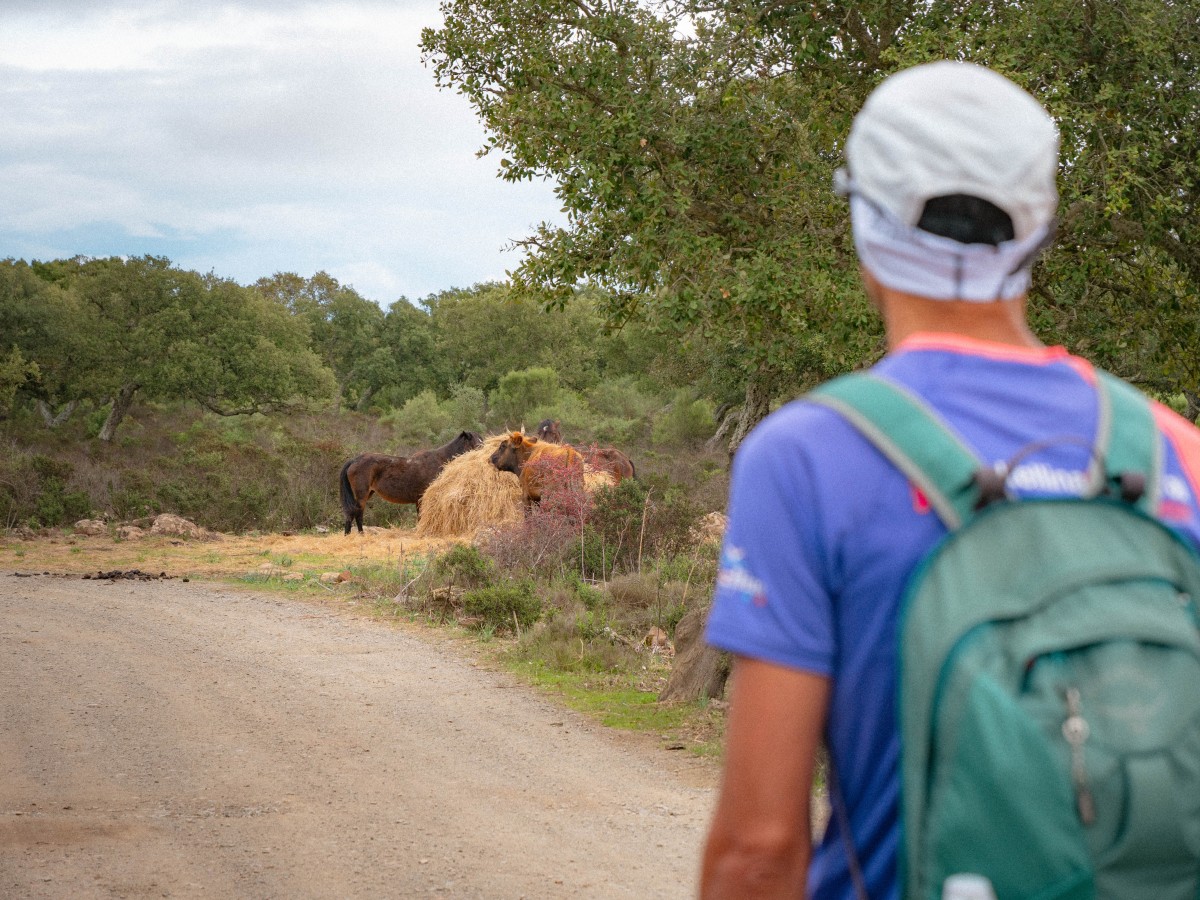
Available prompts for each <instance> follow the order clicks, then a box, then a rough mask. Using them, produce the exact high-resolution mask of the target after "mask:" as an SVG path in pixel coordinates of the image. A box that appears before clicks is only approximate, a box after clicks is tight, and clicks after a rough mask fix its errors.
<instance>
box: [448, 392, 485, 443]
mask: <svg viewBox="0 0 1200 900" xmlns="http://www.w3.org/2000/svg"><path fill="white" fill-rule="evenodd" d="M440 405H441V408H442V410H443V411H444V412H445V414H446V417H447V418H448V419H449V420H450V425H449V428H448V429H446V431H444V432H443V433H442V435H441V436H442V437H444V438H445V439H446V440H447V441H448V440H450V439H451V438H452V437H454V436H455V435H456V434H458V433H459V432H460V431H481V432H482V431H486V430H487V428H486V426H485V424H484V413H485V412H486V409H487V397H486V396H485V395H484V393H483V391H481V390H480V389H479V388H477V387H472V386H471V385H469V384H456V385H455V386H454V387H452V388H451V389H450V398H449V399H448V400H443V401H442V403H441V404H440ZM447 432H449V433H447Z"/></svg>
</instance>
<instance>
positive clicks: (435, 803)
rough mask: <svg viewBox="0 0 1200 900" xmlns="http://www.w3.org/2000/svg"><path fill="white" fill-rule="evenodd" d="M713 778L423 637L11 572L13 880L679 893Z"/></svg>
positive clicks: (253, 894)
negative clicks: (22, 576)
mask: <svg viewBox="0 0 1200 900" xmlns="http://www.w3.org/2000/svg"><path fill="white" fill-rule="evenodd" d="M712 781H713V774H712V770H711V767H710V766H708V765H707V764H704V763H701V762H695V761H688V760H687V759H681V758H678V757H677V756H674V755H672V754H670V753H667V752H666V751H662V750H657V749H655V748H652V747H646V746H642V744H641V743H640V742H638V741H635V740H632V739H629V738H623V737H621V736H618V735H614V734H612V733H610V732H607V731H606V730H605V729H603V728H601V727H599V726H596V725H593V724H590V723H588V722H586V721H585V720H584V719H582V718H581V717H578V716H576V715H574V714H572V713H570V712H564V711H563V710H561V709H558V708H557V707H555V706H553V705H552V704H550V703H548V702H546V701H544V700H542V699H540V698H538V697H536V696H535V695H533V694H531V693H530V692H529V691H528V690H527V689H526V688H523V687H521V686H519V685H517V684H516V683H515V682H514V681H512V680H511V679H510V678H509V677H508V676H506V675H505V674H503V673H496V672H492V671H488V670H486V669H484V668H479V667H476V666H475V665H474V664H473V663H472V662H471V661H470V659H469V658H467V657H466V656H465V655H463V654H460V653H459V652H458V651H456V650H455V649H454V648H453V647H451V646H444V645H439V644H437V643H436V642H432V641H430V640H429V639H427V638H423V637H422V636H420V635H419V634H416V633H410V632H406V631H404V630H400V629H397V628H392V627H387V626H383V625H380V624H378V623H375V622H371V621H364V620H361V619H357V618H354V617H351V616H349V615H346V614H344V613H340V612H337V611H333V610H330V609H327V608H323V607H320V606H316V605H310V604H306V603H303V602H300V601H295V600H281V599H277V598H274V597H271V596H266V595H261V594H254V593H248V592H244V591H241V590H239V589H234V588H226V587H221V586H214V585H202V584H196V583H191V584H184V583H182V582H180V581H154V582H129V581H116V582H110V581H84V580H80V579H78V578H59V577H53V576H36V577H30V578H17V577H13V576H10V575H0V897H6V898H9V897H11V898H31V897H37V898H41V897H54V898H64V897H70V898H112V897H219V898H227V897H229V898H233V897H236V898H266V897H272V898H273V897H280V898H285V897H286V898H304V897H338V898H343V897H344V898H355V897H413V896H430V895H432V896H444V897H486V898H517V897H528V898H540V897H546V898H558V897H596V898H610V897H611V898H620V897H631V898H633V897H636V898H651V897H687V896H690V895H691V894H692V893H693V891H694V881H695V872H696V866H697V860H698V854H699V848H700V842H701V839H702V833H703V830H704V827H705V825H706V822H707V817H708V814H709V809H710V807H711V803H712V802H713V790H712V788H713V784H712Z"/></svg>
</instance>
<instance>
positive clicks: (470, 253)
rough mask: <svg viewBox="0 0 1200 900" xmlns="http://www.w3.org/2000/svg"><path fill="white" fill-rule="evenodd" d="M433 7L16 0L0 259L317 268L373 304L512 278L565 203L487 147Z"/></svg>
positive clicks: (246, 274)
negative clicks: (426, 41)
mask: <svg viewBox="0 0 1200 900" xmlns="http://www.w3.org/2000/svg"><path fill="white" fill-rule="evenodd" d="M438 22H439V14H438V10H437V5H436V0H421V2H410V3H404V4H397V3H393V2H371V0H359V2H310V3H307V4H302V5H297V4H295V3H273V2H250V0H243V2H239V3H225V4H222V5H219V6H215V7H214V6H213V5H211V4H190V3H184V2H162V0H155V2H150V0H141V2H125V3H120V2H112V3H102V2H92V3H82V2H80V3H71V2H65V0H40V2H19V0H17V2H14V0H6V2H5V4H4V5H3V7H2V8H0V30H2V31H3V33H4V34H5V35H6V40H5V42H4V43H3V44H0V85H3V87H0V117H2V120H3V121H4V123H5V128H4V129H3V130H0V257H2V256H22V255H30V254H33V253H34V252H36V253H38V254H39V255H40V256H41V258H45V257H46V256H48V255H55V256H72V255H75V254H77V253H87V254H90V255H104V254H107V253H121V254H126V255H138V254H141V253H146V252H151V253H156V254H161V255H166V256H169V257H170V258H171V259H172V260H173V261H174V262H176V263H177V264H179V265H183V266H187V267H189V268H197V269H200V270H202V271H209V270H213V271H216V272H217V274H220V275H228V276H231V277H235V278H238V279H239V280H241V281H252V280H254V279H255V278H258V277H260V276H262V275H269V274H272V273H273V272H274V271H277V270H292V271H297V272H300V273H301V274H311V273H312V272H314V271H316V270H318V269H325V270H326V271H328V272H330V274H332V275H334V276H335V277H337V278H339V280H342V281H344V282H346V283H351V284H354V285H355V286H356V287H357V288H358V289H359V290H360V291H361V292H362V293H363V294H364V295H366V296H369V297H372V298H373V299H377V300H380V301H381V302H388V301H390V300H392V299H395V298H396V297H397V296H399V295H400V294H405V295H408V296H410V297H417V296H423V295H425V294H428V293H430V292H432V291H435V290H438V289H440V288H445V287H450V286H454V285H463V284H470V283H472V282H474V281H477V280H482V279H487V278H499V277H503V274H504V270H505V269H506V268H512V267H513V266H515V265H516V263H517V261H518V257H517V256H516V254H513V253H508V254H502V253H501V252H500V250H501V248H502V247H503V246H504V245H506V244H507V243H508V242H510V241H511V240H513V239H516V238H519V237H522V236H524V235H525V234H527V233H528V232H529V231H530V230H531V229H532V227H533V226H534V225H535V224H536V223H537V222H538V221H539V220H541V219H543V218H547V217H555V216H557V215H558V213H557V208H558V204H557V202H556V201H555V199H554V198H553V196H552V193H551V190H550V188H549V186H547V185H544V184H522V185H510V184H506V183H503V182H501V181H499V180H498V179H497V178H496V176H495V168H496V165H495V162H494V160H492V159H482V160H480V159H477V158H476V157H475V151H476V150H477V149H478V147H479V146H481V144H482V143H483V139H484V136H483V132H482V130H481V128H480V126H479V125H478V123H477V122H476V120H475V118H474V116H473V114H472V113H471V111H470V110H469V108H468V107H467V105H466V103H465V101H464V100H463V99H462V98H461V97H458V96H457V95H455V94H452V93H448V92H441V91H438V90H437V89H436V88H435V87H434V85H433V78H432V75H431V73H430V72H428V71H427V70H426V69H424V68H423V67H422V66H421V64H420V60H419V50H418V46H417V43H418V40H419V35H420V30H421V28H422V27H423V26H426V25H437V24H438ZM29 248H38V249H37V250H36V251H35V250H31V249H29ZM47 249H50V250H52V252H51V253H47V252H46V251H47Z"/></svg>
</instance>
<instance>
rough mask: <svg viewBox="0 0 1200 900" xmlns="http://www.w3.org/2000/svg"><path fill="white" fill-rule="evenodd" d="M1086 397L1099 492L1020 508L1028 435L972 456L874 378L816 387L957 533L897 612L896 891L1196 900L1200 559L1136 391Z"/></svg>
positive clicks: (930, 559) (1110, 381) (920, 898)
mask: <svg viewBox="0 0 1200 900" xmlns="http://www.w3.org/2000/svg"><path fill="white" fill-rule="evenodd" d="M1099 397H1100V427H1099V429H1098V432H1099V436H1098V438H1097V446H1095V447H1094V448H1093V465H1092V470H1093V471H1092V473H1091V474H1092V479H1091V481H1092V489H1091V491H1090V492H1089V494H1090V496H1089V497H1088V498H1083V499H1081V498H1062V499H1058V498H1055V499H1024V500H1020V501H1015V502H1011V501H1010V500H1009V498H1008V497H1007V492H1006V486H1005V485H1006V480H1007V477H1008V474H1007V473H1008V472H1009V471H1011V470H1012V469H1013V468H1015V467H1016V464H1017V463H1019V461H1020V458H1021V457H1022V456H1024V455H1026V453H1028V452H1034V451H1035V450H1036V449H1038V447H1031V448H1029V450H1028V451H1026V452H1023V453H1022V454H1018V459H1016V460H1014V461H1013V462H1012V463H1010V464H1009V466H1008V467H1007V469H1003V470H1000V471H993V470H992V469H990V468H984V467H983V465H982V464H981V463H980V461H979V460H978V459H977V458H976V457H975V456H974V454H973V453H972V452H971V451H970V450H968V449H967V448H966V447H965V446H964V445H963V444H962V442H961V441H960V440H959V439H958V438H957V437H956V436H955V435H954V434H953V433H952V432H951V431H950V430H949V429H948V428H947V426H946V425H945V424H943V423H942V422H941V420H940V419H939V418H938V416H937V414H936V413H934V412H933V411H932V410H931V409H930V408H929V407H927V406H926V405H925V404H924V402H923V401H921V400H920V399H919V398H918V397H916V396H914V395H912V394H910V393H909V392H907V391H906V390H904V389H903V388H900V387H898V386H896V385H894V384H892V383H890V382H887V381H884V380H883V379H880V378H878V377H876V376H873V375H870V374H857V375H850V376H847V377H844V378H840V379H837V380H836V381H833V382H830V383H829V384H826V385H824V386H822V387H821V388H819V389H818V390H817V391H816V392H814V394H812V395H810V398H811V399H812V400H814V401H815V402H818V403H822V404H824V405H826V406H829V407H831V408H833V409H835V410H836V411H838V412H839V413H840V414H841V415H842V416H843V417H845V418H846V419H847V420H848V421H849V422H850V423H851V424H853V425H854V426H855V427H856V428H857V429H858V430H859V431H861V432H862V434H863V435H864V436H865V437H867V438H868V439H869V440H870V441H871V442H872V443H874V444H875V446H876V447H877V448H878V449H879V450H880V451H881V452H882V453H883V454H884V455H885V456H886V457H887V458H888V459H889V460H890V461H891V462H892V463H893V464H894V465H895V466H897V468H899V469H900V470H901V471H902V472H903V473H904V474H905V475H906V476H907V477H908V478H909V480H910V481H911V482H912V483H913V484H915V485H916V486H917V487H918V488H920V489H921V490H922V492H924V494H925V495H926V497H927V498H928V499H929V501H930V505H931V507H932V508H933V509H934V511H935V512H936V513H937V514H938V515H939V517H940V518H941V520H942V521H943V522H944V523H945V525H946V527H947V529H948V530H949V532H950V534H949V535H948V536H947V537H946V538H945V539H944V540H943V541H942V542H941V543H940V544H939V545H938V546H937V547H936V548H935V549H934V550H933V551H932V552H931V553H930V554H929V555H928V556H927V557H926V558H925V559H924V560H923V561H922V563H921V564H920V566H919V567H918V569H917V571H916V572H915V573H914V574H913V576H912V578H911V580H910V581H909V583H908V586H907V589H906V594H905V598H904V601H903V603H904V605H903V607H902V610H901V617H900V633H899V641H900V645H899V646H900V650H899V660H900V673H899V715H900V738H901V759H902V762H901V768H902V771H901V797H902V801H901V841H902V844H903V851H902V853H901V859H900V871H901V879H902V884H903V896H904V897H905V898H908V900H937V898H940V897H941V891H942V884H943V882H944V881H945V879H946V878H947V877H948V876H950V875H953V874H956V873H978V874H982V875H985V876H986V877H987V878H988V879H990V880H991V882H992V885H993V889H994V890H995V893H996V895H997V897H998V898H999V900H1018V898H1019V900H1083V898H1112V900H1141V898H1146V900H1200V614H1198V612H1197V599H1198V598H1200V557H1198V556H1197V554H1196V553H1195V551H1194V550H1193V548H1192V547H1191V546H1190V545H1188V544H1186V543H1185V542H1184V541H1183V540H1182V539H1181V538H1180V537H1179V536H1178V535H1176V534H1175V533H1174V532H1173V531H1171V530H1170V529H1169V528H1167V527H1165V526H1163V525H1162V524H1160V523H1159V522H1158V521H1157V520H1156V519H1155V518H1154V517H1153V511H1154V510H1155V509H1156V505H1157V500H1158V482H1159V479H1160V470H1161V466H1162V461H1161V450H1160V438H1159V434H1158V431H1157V428H1156V427H1155V424H1154V420H1153V416H1152V414H1151V411H1150V406H1149V403H1148V402H1147V401H1146V399H1145V398H1144V397H1143V396H1142V395H1141V394H1140V393H1138V392H1137V391H1136V390H1134V389H1133V388H1131V387H1129V386H1128V385H1127V384H1125V383H1124V382H1122V381H1119V380H1118V379H1116V378H1113V377H1112V376H1108V375H1104V374H1103V373H1101V377H1100V389H1099ZM1041 446H1044V445H1039V447H1041ZM852 864H853V858H852ZM860 891H861V888H860Z"/></svg>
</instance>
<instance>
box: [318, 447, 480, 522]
mask: <svg viewBox="0 0 1200 900" xmlns="http://www.w3.org/2000/svg"><path fill="white" fill-rule="evenodd" d="M482 444H483V436H482V435H480V434H477V433H476V432H474V431H464V432H461V433H460V434H459V436H458V437H456V438H455V439H454V440H452V441H451V442H450V443H448V444H446V446H444V447H438V448H437V449H436V450H422V451H421V452H419V453H414V454H413V455H412V456H385V455H384V454H382V453H361V454H359V455H358V456H356V457H354V459H352V460H350V462H348V463H346V464H345V465H344V466H342V474H341V475H340V476H339V481H340V484H341V494H342V512H343V513H345V514H346V534H349V533H350V526H351V525H353V524H357V525H358V532H359V534H362V530H363V511H364V510H365V509H366V507H367V501H368V500H369V499H371V497H372V496H373V495H375V494H378V495H379V496H380V497H382V498H383V499H384V500H387V501H388V502H389V503H415V504H416V506H417V515H420V514H421V498H422V497H423V496H424V495H425V489H426V488H427V487H429V484H430V482H432V481H433V479H435V478H437V476H438V473H439V472H441V471H442V467H443V466H445V465H446V463H448V462H449V461H450V460H452V459H454V457H456V456H459V455H460V454H463V453H466V452H467V451H468V450H474V449H475V448H476V447H479V446H481V445H482Z"/></svg>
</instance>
